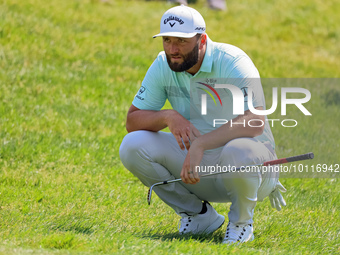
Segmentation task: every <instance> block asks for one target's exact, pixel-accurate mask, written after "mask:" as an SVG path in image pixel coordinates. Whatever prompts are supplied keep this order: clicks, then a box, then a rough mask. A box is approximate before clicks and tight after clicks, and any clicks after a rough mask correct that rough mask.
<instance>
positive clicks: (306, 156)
mask: <svg viewBox="0 0 340 255" xmlns="http://www.w3.org/2000/svg"><path fill="white" fill-rule="evenodd" d="M313 158H314V154H313V152H310V153H306V154H302V155H299V156H293V157H288V158H281V159H275V160H271V161H267V162H264V163H263V165H264V166H268V165H279V164H284V163H288V162H294V161H300V160H306V159H313Z"/></svg>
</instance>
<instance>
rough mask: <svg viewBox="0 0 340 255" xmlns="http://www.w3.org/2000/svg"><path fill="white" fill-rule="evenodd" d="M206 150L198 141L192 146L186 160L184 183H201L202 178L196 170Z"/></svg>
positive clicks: (182, 173) (182, 174)
mask: <svg viewBox="0 0 340 255" xmlns="http://www.w3.org/2000/svg"><path fill="white" fill-rule="evenodd" d="M203 153H204V149H203V147H202V146H200V145H199V143H198V140H196V141H195V142H193V143H192V144H191V147H190V150H189V152H188V154H187V156H186V158H185V160H184V163H183V167H182V172H181V178H182V181H183V182H184V183H187V184H196V183H198V182H199V181H200V177H199V175H198V172H197V170H196V166H199V165H200V163H201V161H202V158H203Z"/></svg>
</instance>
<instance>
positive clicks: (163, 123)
mask: <svg viewBox="0 0 340 255" xmlns="http://www.w3.org/2000/svg"><path fill="white" fill-rule="evenodd" d="M171 111H173V110H161V111H150V110H137V111H133V112H130V113H129V114H128V116H127V121H126V130H127V131H128V132H133V131H137V130H149V131H154V132H157V131H160V130H162V129H163V128H166V127H167V119H168V117H169V115H170V114H172V112H171Z"/></svg>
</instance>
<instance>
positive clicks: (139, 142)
mask: <svg viewBox="0 0 340 255" xmlns="http://www.w3.org/2000/svg"><path fill="white" fill-rule="evenodd" d="M145 132H147V131H135V132H131V133H128V134H127V135H126V136H125V137H124V139H123V141H122V143H121V145H120V147H119V156H120V159H121V161H122V163H123V165H124V166H125V167H127V166H128V165H130V164H131V163H132V162H133V160H132V159H133V158H136V156H137V155H138V152H139V151H140V150H142V149H143V144H144V136H145Z"/></svg>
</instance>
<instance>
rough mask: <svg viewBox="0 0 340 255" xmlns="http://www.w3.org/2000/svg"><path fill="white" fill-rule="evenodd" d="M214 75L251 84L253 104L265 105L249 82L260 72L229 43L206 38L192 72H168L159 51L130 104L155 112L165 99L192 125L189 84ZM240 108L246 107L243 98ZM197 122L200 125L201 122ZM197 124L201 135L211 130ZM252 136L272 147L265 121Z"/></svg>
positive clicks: (257, 84)
mask: <svg viewBox="0 0 340 255" xmlns="http://www.w3.org/2000/svg"><path fill="white" fill-rule="evenodd" d="M215 78H224V79H227V80H229V81H231V82H232V84H233V85H235V86H237V87H239V88H240V89H243V90H244V88H247V87H252V90H253V95H252V99H253V106H254V107H258V106H262V107H264V108H265V105H266V104H265V100H264V95H263V89H262V85H261V83H260V82H251V81H254V80H257V81H260V75H259V72H258V70H257V68H256V67H255V65H254V64H253V62H252V61H251V59H250V58H249V57H248V55H247V54H246V53H245V52H244V51H242V50H241V49H239V48H237V47H235V46H233V45H230V44H224V43H216V42H213V41H212V40H210V39H209V38H208V40H207V47H206V52H205V55H204V59H203V62H202V65H201V67H200V69H199V71H198V72H197V73H196V74H195V75H191V74H190V73H187V72H185V71H184V72H174V71H172V70H171V69H170V67H169V65H168V63H167V60H166V55H165V52H164V51H162V52H160V53H159V54H158V56H157V58H156V59H155V61H154V62H153V63H152V65H151V66H150V68H149V69H148V71H147V73H146V75H145V77H144V80H143V82H142V85H141V88H140V89H139V91H138V92H137V94H136V96H135V98H134V100H133V102H132V104H133V105H134V106H135V107H137V108H139V109H141V110H155V111H159V110H161V109H162V107H163V106H164V104H165V102H166V100H167V99H168V100H169V102H170V104H171V106H172V108H173V109H174V110H176V111H177V112H179V113H180V114H181V115H182V116H184V117H185V118H186V119H188V120H190V121H191V122H192V123H193V124H194V125H195V123H198V122H197V119H195V118H193V114H192V113H193V111H192V105H193V104H192V98H191V97H190V93H191V92H192V86H193V84H195V81H196V80H199V81H201V80H207V81H209V80H211V79H212V80H213V79H215ZM209 99H210V98H209ZM210 105H211V104H210ZM244 110H245V111H246V110H248V104H247V101H246V100H245V104H244ZM233 117H236V116H231V115H229V116H228V119H232V118H233ZM200 123H201V124H202V122H200ZM201 124H199V125H198V126H196V125H195V126H196V128H198V130H199V131H200V132H201V134H204V133H207V132H210V131H212V130H213V129H215V127H213V126H212V125H210V124H207V123H205V124H204V125H201ZM256 139H258V140H260V141H262V142H270V143H271V145H272V147H273V148H274V147H275V144H274V139H273V136H272V133H271V130H270V126H269V124H268V122H266V124H265V129H264V132H263V134H262V135H260V136H258V137H256Z"/></svg>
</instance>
